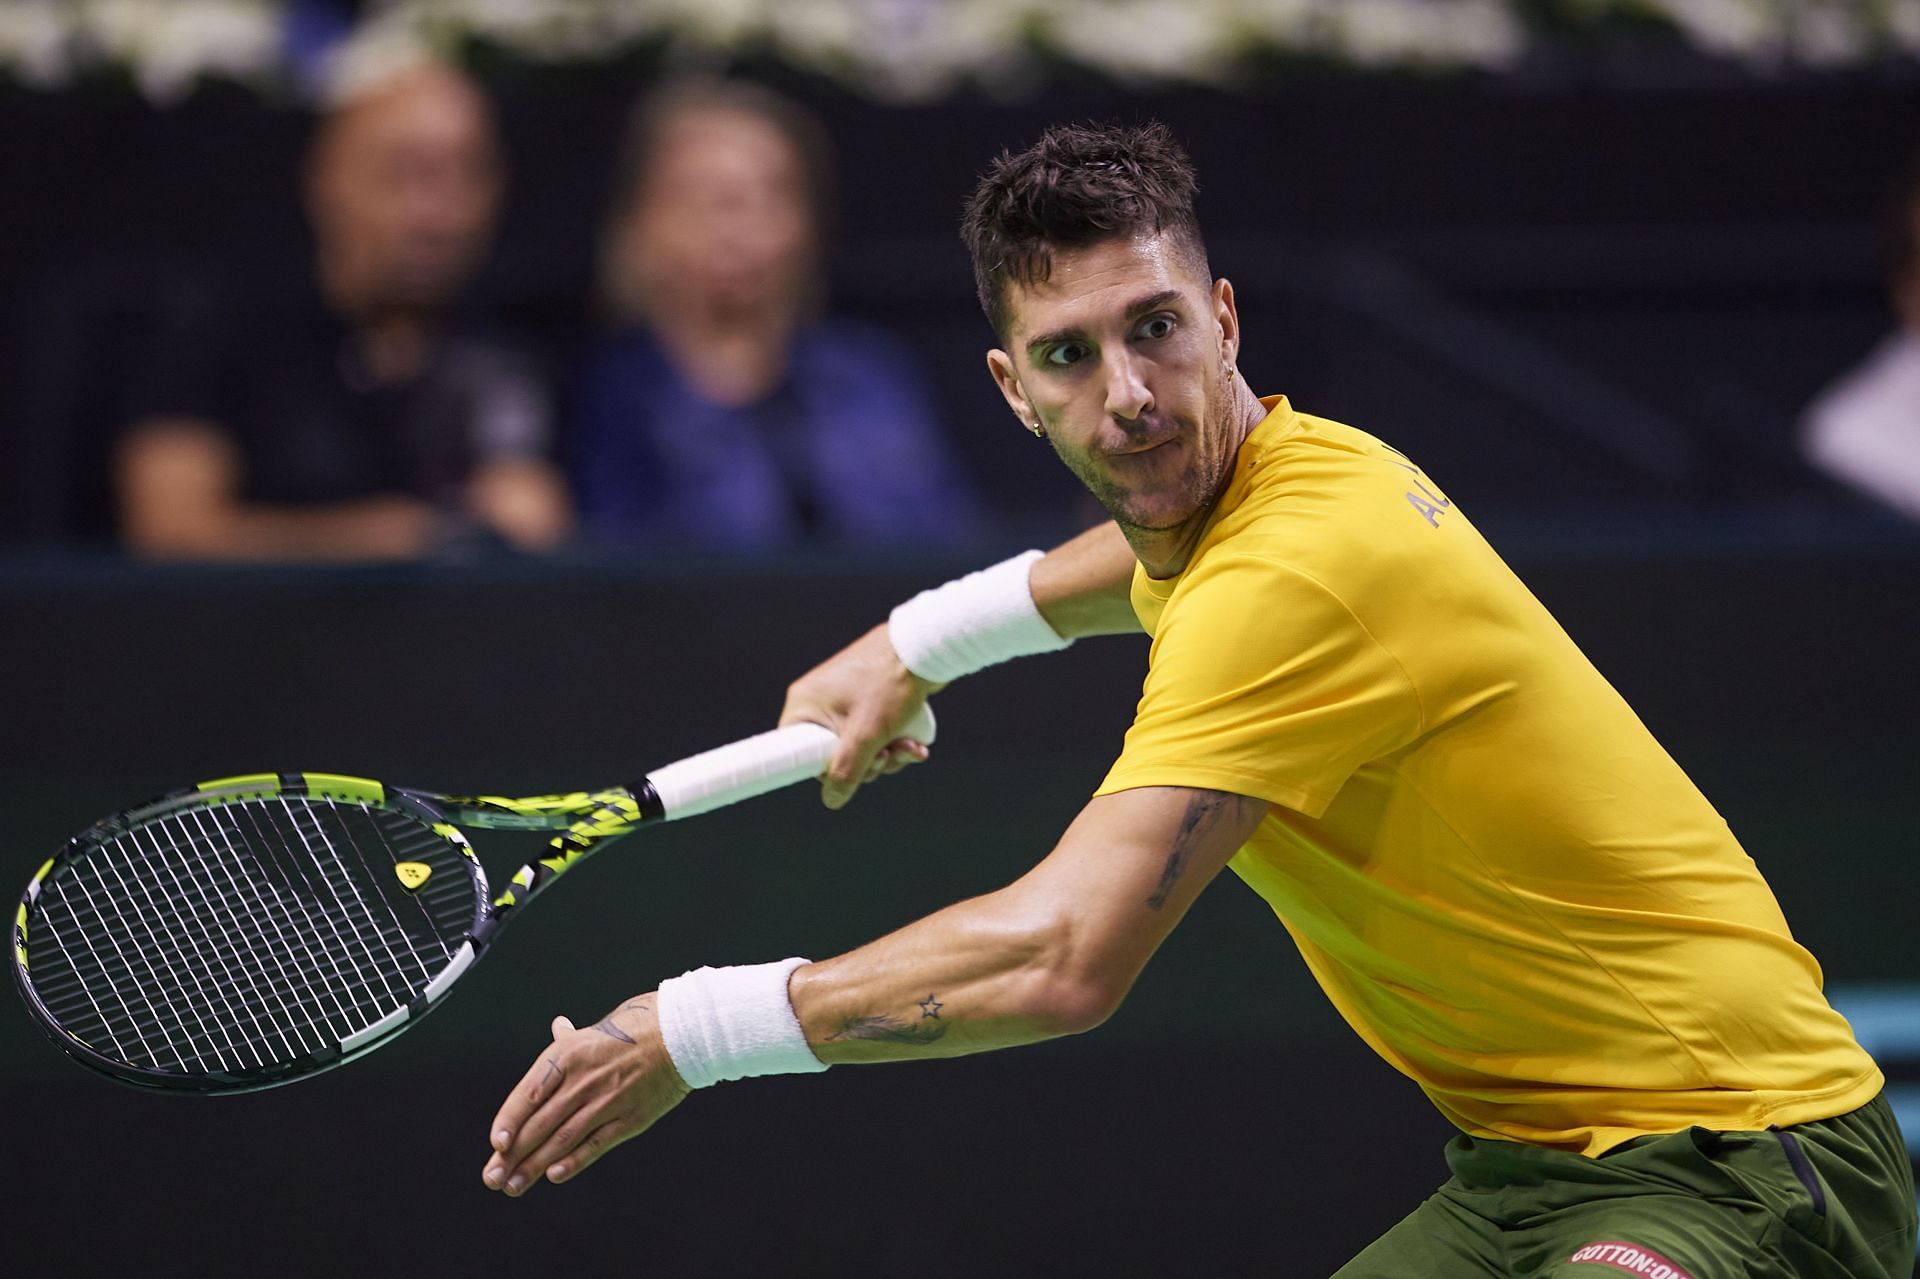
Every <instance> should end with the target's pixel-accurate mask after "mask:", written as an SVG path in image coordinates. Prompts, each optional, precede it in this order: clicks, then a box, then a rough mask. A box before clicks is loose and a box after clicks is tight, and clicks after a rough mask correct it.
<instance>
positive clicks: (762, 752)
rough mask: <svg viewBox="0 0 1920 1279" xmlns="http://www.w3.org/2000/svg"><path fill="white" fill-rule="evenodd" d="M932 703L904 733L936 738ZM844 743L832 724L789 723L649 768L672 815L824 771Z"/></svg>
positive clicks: (698, 810) (749, 796)
mask: <svg viewBox="0 0 1920 1279" xmlns="http://www.w3.org/2000/svg"><path fill="white" fill-rule="evenodd" d="M933 734H934V724H933V708H932V707H930V706H922V707H921V708H920V712H919V714H917V715H915V716H914V718H913V720H912V721H911V722H910V723H908V725H907V727H906V730H905V731H904V732H903V733H902V734H901V736H903V737H911V738H913V739H914V740H915V741H918V742H923V743H929V742H932V741H933ZM839 747H840V739H839V737H838V736H837V735H835V733H834V731H833V730H832V729H830V728H824V727H822V726H821V725H819V724H789V725H787V726H786V727H785V728H776V729H774V730H773V731H772V732H768V733H761V734H759V735H758V736H755V737H748V738H744V739H743V740H741V741H737V742H733V743H730V744H728V745H726V746H720V747H716V748H715V749H713V750H710V751H704V752H702V753H701V754H698V755H691V756H688V757H687V758H686V759H682V760H676V761H675V762H674V763H671V764H668V765H665V766H664V767H661V768H657V769H655V770H654V771H653V772H651V773H649V774H647V781H648V782H649V783H651V784H652V786H653V790H654V794H656V795H658V796H659V797H660V807H661V810H662V816H663V817H664V818H665V820H667V821H673V820H675V819H676V818H681V817H692V816H694V815H696V814H698V813H707V812H712V811H713V810H714V809H716V808H725V807H726V806H727V805H729V804H737V803H739V802H740V801H741V800H743V799H752V798H753V797H754V796H755V795H764V794H766V793H767V792H768V791H774V790H779V789H780V788H782V787H784V786H791V785H793V784H794V783H796V782H804V781H807V780H809V779H811V778H815V777H818V776H820V774H821V773H822V772H824V771H825V770H826V767H827V764H828V763H829V762H830V761H831V760H832V759H833V753H834V751H836V750H838V749H839Z"/></svg>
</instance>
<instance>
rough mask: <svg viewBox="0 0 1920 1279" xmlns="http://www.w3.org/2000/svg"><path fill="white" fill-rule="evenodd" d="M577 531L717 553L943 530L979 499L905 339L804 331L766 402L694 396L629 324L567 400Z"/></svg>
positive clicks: (598, 353)
mask: <svg viewBox="0 0 1920 1279" xmlns="http://www.w3.org/2000/svg"><path fill="white" fill-rule="evenodd" d="M572 459H573V462H572V466H573V475H574V491H575V494H576V496H577V498H578V500H579V503H580V513H581V518H582V524H583V527H584V530H585V532H586V534H587V536H588V537H590V538H594V539H596V540H600V541H615V542H623V541H624V542H634V541H653V542H662V543H675V544H680V545H699V546H707V547H713V548H717V549H734V550H772V549H777V548H780V547H785V546H791V545H794V544H797V543H801V542H806V541H853V540H871V539H876V538H884V539H886V540H887V542H888V543H890V544H899V543H903V542H921V543H937V542H952V541H956V540H959V539H961V538H964V537H966V536H968V535H969V534H971V533H972V532H973V531H974V522H975V519H976V509H977V508H976V504H975V501H974V497H973V493H972V489H971V486H970V485H969V484H968V483H967V481H966V478H965V477H964V475H963V474H962V473H961V472H960V470H959V465H958V463H957V462H956V460H955V459H954V457H953V456H952V453H951V451H950V449H949V448H948V447H947V444H946V442H945V441H944V440H943V439H942V438H941V436H940V432H939V429H938V427H937V425H936V423H935V421H934V417H933V413H932V411H931V405H930V401H929V397H928V395H927V393H926V390H925V388H924V386H923V384H922V383H921V380H920V376H919V371H918V369H917V368H916V367H915V364H914V360H913V357H912V355H911V353H910V352H909V351H908V350H907V348H906V347H905V346H904V345H903V344H902V343H900V342H899V341H897V340H896V339H894V338H892V337H889V336H888V335H886V334H884V333H882V332H880V331H878V330H876V329H872V328H869V327H866V326H861V325H852V324H845V323H826V324H822V325H818V326H816V327H813V328H810V329H806V330H803V331H802V332H801V333H800V335H799V337H798V338H797V340H796V341H795V343H794V347H793V351H792V354H791V358H790V360H789V362H788V366H787V372H786V374H785V376H784V377H783V378H782V379H781V382H780V384H779V385H778V386H776V387H775V388H774V390H773V391H772V392H771V393H770V394H769V395H768V396H767V397H766V398H765V399H763V400H760V401H758V402H756V403H753V404H747V405H741V406H737V407H736V406H728V405H721V404H714V403H712V402H711V401H709V400H707V399H705V398H703V397H702V396H701V394H700V393H699V392H698V391H697V390H695V389H694V388H693V387H691V386H689V385H688V384H687V382H686V380H685V379H684V378H682V377H681V376H680V373H679V372H678V370H676V369H675V368H674V367H673V365H672V363H671V362H670V361H669V360H668V359H667V357H666V354H665V352H664V351H662V350H661V348H660V345H659V344H658V343H657V342H656V341H654V339H653V337H652V336H651V335H650V334H648V333H647V332H645V331H643V330H640V329H628V330H625V331H622V332H620V333H618V334H615V335H614V336H612V337H610V338H608V339H607V340H606V341H604V342H602V343H601V344H600V345H599V346H598V347H597V348H596V349H595V351H594V353H593V355H592V356H591V358H590V360H589V362H588V365H587V368H586V370H585V373H584V375H583V377H582V380H581V383H580V386H579V388H578V395H577V396H576V400H575V405H574V433H573V448H572Z"/></svg>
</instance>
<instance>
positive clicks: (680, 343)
mask: <svg viewBox="0 0 1920 1279" xmlns="http://www.w3.org/2000/svg"><path fill="white" fill-rule="evenodd" d="M794 327H795V325H794V317H793V316H792V315H791V314H787V313H781V314H773V313H761V314H755V315H737V316H714V315H707V316H699V317H696V318H691V319H680V320H673V321H662V320H656V321H655V322H654V323H653V332H654V335H655V337H656V339H657V340H658V341H659V342H660V344H661V346H663V347H665V348H666V350H667V352H668V354H669V356H670V357H671V358H672V360H673V363H674V365H675V367H676V368H678V369H679V371H680V376H681V377H683V378H685V379H686V380H687V382H688V383H689V384H690V385H692V387H693V388H694V390H696V391H698V392H699V393H700V394H701V395H702V396H703V397H705V398H706V399H708V400H710V401H712V402H713V403H715V404H724V405H729V406H734V407H738V406H740V405H744V404H752V403H754V402H756V401H759V400H763V399H765V398H766V397H767V396H768V395H770V394H772V392H773V390H774V388H775V387H776V386H778V385H779V383H780V379H781V378H783V377H784V376H786V371H787V358H788V354H789V351H790V348H791V347H792V344H793V332H794Z"/></svg>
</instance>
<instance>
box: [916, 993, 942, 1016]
mask: <svg viewBox="0 0 1920 1279" xmlns="http://www.w3.org/2000/svg"><path fill="white" fill-rule="evenodd" d="M945 1007H946V1005H945V1004H943V1003H941V1002H940V1001H939V1000H938V999H936V998H935V997H934V996H933V995H928V996H927V997H926V998H925V999H923V1000H921V1001H920V1020H921V1021H925V1020H926V1019H927V1018H929V1017H931V1018H933V1019H934V1020H935V1021H939V1020H940V1010H941V1009H942V1008H945Z"/></svg>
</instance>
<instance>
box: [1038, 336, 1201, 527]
mask: <svg viewBox="0 0 1920 1279" xmlns="http://www.w3.org/2000/svg"><path fill="white" fill-rule="evenodd" d="M1230 374H1231V369H1230V367H1229V366H1227V365H1226V364H1224V362H1223V364H1222V376H1221V378H1220V380H1219V381H1218V382H1217V383H1216V384H1215V385H1214V387H1213V388H1212V390H1211V391H1209V393H1208V395H1207V405H1206V410H1205V414H1206V415H1205V417H1204V419H1203V420H1202V422H1201V423H1200V425H1199V426H1198V427H1197V428H1195V429H1191V430H1183V431H1182V432H1181V434H1182V435H1183V436H1184V437H1185V438H1186V439H1187V440H1189V441H1191V449H1192V454H1193V456H1192V459H1191V461H1190V462H1189V463H1188V465H1187V468H1186V470H1185V471H1184V472H1183V473H1182V475H1181V477H1180V488H1179V491H1178V497H1179V503H1178V506H1177V507H1176V508H1175V509H1176V511H1178V512H1180V513H1179V514H1176V515H1175V516H1174V517H1173V518H1171V519H1167V518H1166V517H1164V516H1163V517H1161V522H1159V523H1154V524H1148V523H1144V522H1142V521H1143V519H1144V518H1146V517H1145V514H1144V512H1141V511H1139V510H1138V509H1136V507H1135V503H1136V502H1137V501H1138V500H1139V495H1138V494H1135V493H1133V492H1131V491H1129V490H1128V489H1125V488H1123V487H1121V486H1120V485H1118V484H1116V483H1114V482H1113V480H1112V479H1111V478H1110V477H1109V476H1107V475H1106V474H1105V473H1104V472H1103V471H1101V470H1100V469H1099V468H1098V467H1097V466H1096V465H1095V464H1094V463H1093V461H1092V460H1091V459H1089V458H1086V457H1069V456H1067V455H1066V454H1065V453H1063V452H1061V450H1060V446H1059V444H1058V443H1057V442H1054V441H1049V442H1051V443H1053V446H1054V452H1055V454H1057V455H1058V456H1059V458H1060V460H1061V461H1062V462H1065V463H1066V465H1067V469H1068V470H1070V471H1072V472H1073V473H1074V475H1075V476H1076V477H1078V478H1079V480H1080V482H1081V483H1082V484H1084V485H1086V488H1087V491H1088V492H1089V493H1091V494H1093V498H1094V500H1095V501H1096V502H1098V503H1100V505H1101V507H1102V508H1103V509H1105V511H1106V512H1107V514H1108V515H1109V516H1110V517H1111V518H1112V519H1113V522H1114V523H1115V524H1118V525H1119V526H1120V530H1121V532H1123V533H1125V534H1127V535H1128V537H1129V538H1132V537H1133V536H1134V535H1135V534H1141V535H1147V536H1151V535H1156V534H1166V533H1170V532H1174V531H1175V530H1178V529H1180V528H1183V527H1185V526H1187V525H1189V524H1191V523H1192V522H1193V521H1194V520H1196V519H1204V518H1206V516H1207V515H1208V514H1210V513H1211V512H1212V510H1213V507H1214V504H1215V503H1217V502H1218V501H1219V500H1220V495H1221V494H1222V493H1224V492H1225V491H1226V487H1227V479H1228V476H1229V475H1231V473H1232V471H1233V461H1234V450H1232V449H1230V448H1228V447H1227V446H1226V443H1225V441H1226V437H1227V435H1228V421H1229V417H1230V415H1231V413H1232V408H1233V383H1232V378H1231V376H1230Z"/></svg>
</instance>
